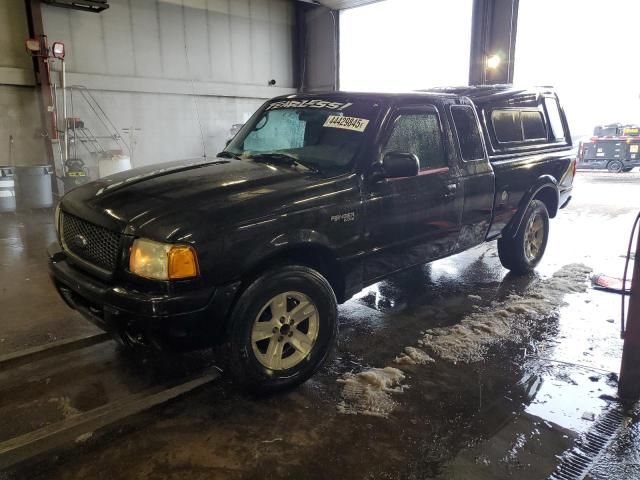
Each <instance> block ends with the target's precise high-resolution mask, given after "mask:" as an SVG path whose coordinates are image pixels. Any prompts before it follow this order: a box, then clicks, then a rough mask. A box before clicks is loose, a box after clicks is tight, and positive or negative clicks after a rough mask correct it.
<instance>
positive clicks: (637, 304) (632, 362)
mask: <svg viewBox="0 0 640 480" xmlns="http://www.w3.org/2000/svg"><path fill="white" fill-rule="evenodd" d="M627 312H628V313H627V324H626V328H625V333H624V346H623V349H622V365H621V366H620V383H619V384H618V395H619V396H620V398H622V399H624V400H628V401H632V402H635V401H637V400H639V399H640V235H638V240H637V243H636V256H635V260H634V261H633V279H632V280H631V296H630V297H629V309H628V311H627Z"/></svg>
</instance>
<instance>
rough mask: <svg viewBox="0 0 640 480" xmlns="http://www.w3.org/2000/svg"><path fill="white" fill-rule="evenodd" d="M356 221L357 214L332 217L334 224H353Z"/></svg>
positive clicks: (351, 213)
mask: <svg viewBox="0 0 640 480" xmlns="http://www.w3.org/2000/svg"><path fill="white" fill-rule="evenodd" d="M355 219H356V212H347V213H341V214H339V215H332V216H331V221H332V222H343V223H347V222H353V221H354V220H355Z"/></svg>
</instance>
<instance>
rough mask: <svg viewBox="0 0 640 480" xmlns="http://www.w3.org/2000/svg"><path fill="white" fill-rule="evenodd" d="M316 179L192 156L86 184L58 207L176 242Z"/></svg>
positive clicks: (264, 210) (247, 163)
mask: <svg viewBox="0 0 640 480" xmlns="http://www.w3.org/2000/svg"><path fill="white" fill-rule="evenodd" d="M318 181H319V178H318V177H317V176H315V175H313V174H307V173H301V172H299V171H297V170H295V169H292V168H290V167H286V166H283V167H280V166H273V165H270V164H264V163H257V162H254V161H252V160H235V159H226V158H224V159H223V158H215V159H208V160H207V159H202V158H200V159H190V160H184V161H179V162H171V163H164V164H161V165H155V166H150V167H143V168H137V169H134V170H130V171H128V172H123V173H119V174H116V175H112V176H109V177H105V178H103V179H100V180H97V181H95V182H91V183H88V184H86V185H83V186H80V187H78V188H76V189H74V190H72V191H71V192H69V193H68V194H67V195H65V197H64V198H63V200H62V202H61V207H62V210H63V211H64V212H66V213H70V214H73V215H76V216H78V217H80V218H83V219H85V220H88V221H90V222H92V223H95V224H98V225H101V226H104V227H105V228H109V229H111V230H118V231H121V232H125V233H130V234H134V235H145V234H147V236H149V237H150V238H155V239H157V240H168V241H174V240H176V239H178V238H182V237H184V235H185V232H186V230H188V229H189V226H192V225H194V224H201V223H202V222H205V221H206V222H209V225H211V222H213V223H215V224H216V225H222V224H225V223H227V222H230V221H234V222H238V221H239V220H241V219H242V218H246V217H254V218H255V217H256V216H258V215H259V214H261V215H264V214H267V213H270V212H271V211H272V210H273V209H274V208H276V207H277V205H276V204H273V207H271V206H269V205H271V204H269V205H265V204H264V199H265V197H272V196H283V195H291V194H292V192H294V191H297V190H299V189H300V188H304V187H305V186H309V185H312V184H314V183H318ZM285 183H286V186H285V185H283V184H285ZM250 205H256V206H260V209H259V211H257V210H258V209H255V210H254V209H253V208H248V206H250ZM279 205H280V206H282V205H283V202H279Z"/></svg>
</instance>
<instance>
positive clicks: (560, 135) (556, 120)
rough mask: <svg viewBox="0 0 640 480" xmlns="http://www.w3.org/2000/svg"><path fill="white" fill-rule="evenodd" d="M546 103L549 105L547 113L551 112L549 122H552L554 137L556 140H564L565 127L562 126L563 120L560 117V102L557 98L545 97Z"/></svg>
mask: <svg viewBox="0 0 640 480" xmlns="http://www.w3.org/2000/svg"><path fill="white" fill-rule="evenodd" d="M544 105H545V107H547V113H548V114H549V123H550V124H551V132H552V133H553V137H554V138H555V139H556V140H564V127H563V126H562V120H561V119H560V109H559V108H558V102H557V101H556V99H555V98H550V97H546V98H545V99H544Z"/></svg>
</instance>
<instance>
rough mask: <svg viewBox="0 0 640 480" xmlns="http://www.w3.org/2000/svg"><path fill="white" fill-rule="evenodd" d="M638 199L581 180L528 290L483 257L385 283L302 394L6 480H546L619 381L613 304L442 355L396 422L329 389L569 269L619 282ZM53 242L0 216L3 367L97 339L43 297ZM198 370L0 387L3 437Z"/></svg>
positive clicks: (66, 376) (103, 438)
mask: <svg viewBox="0 0 640 480" xmlns="http://www.w3.org/2000/svg"><path fill="white" fill-rule="evenodd" d="M639 200H640V175H638V174H637V173H631V174H620V175H610V174H603V173H596V172H584V173H580V174H579V180H578V184H577V186H576V195H575V197H574V201H573V202H572V204H571V205H570V207H569V208H568V209H566V210H564V211H562V212H561V213H560V215H559V217H558V218H557V219H555V220H552V223H551V236H550V242H549V245H548V249H547V253H546V256H545V259H544V260H543V263H542V264H541V265H540V268H539V269H538V272H537V274H536V275H533V276H531V277H528V278H517V277H512V276H511V275H508V274H507V272H506V271H505V270H504V269H503V268H502V267H501V266H500V263H499V260H498V258H497V251H496V249H495V245H493V244H488V245H483V246H481V247H478V248H475V249H473V250H471V251H469V252H465V253H463V254H460V255H457V256H455V257H452V258H449V259H445V260H442V261H439V262H435V263H434V264H432V265H428V266H424V267H419V268H414V269H412V270H409V271H407V272H403V273H401V274H399V275H395V276H394V277H392V278H390V279H388V280H387V281H384V282H381V283H379V284H376V285H374V286H372V287H369V288H367V289H366V290H365V291H363V292H361V293H360V294H359V295H357V296H356V297H355V298H354V299H352V300H351V301H350V302H348V303H347V304H345V305H343V306H342V307H341V308H340V326H341V331H340V336H339V344H338V349H337V352H336V354H335V356H334V358H333V360H332V361H331V362H329V364H328V365H327V366H326V367H325V368H324V369H323V370H322V371H321V372H320V373H319V374H318V375H316V377H314V378H313V379H312V380H310V381H309V382H307V383H306V384H305V385H303V386H301V387H300V388H298V389H296V390H294V391H292V392H290V393H287V394H282V395H277V396H273V397H269V398H260V399H256V398H251V397H248V396H245V395H243V394H240V393H238V392H237V391H236V390H235V389H234V387H233V385H232V384H230V383H229V382H228V381H222V382H220V383H218V384H216V385H212V386H210V387H208V388H206V389H203V390H201V391H199V392H198V393H196V394H194V395H191V396H189V397H188V398H185V399H182V400H179V401H175V402H172V403H171V404H169V405H166V406H163V407H161V408H157V409H155V410H153V411H151V412H148V413H146V414H144V415H139V416H137V417H136V418H135V419H132V421H130V422H127V423H126V424H123V425H120V426H118V427H117V428H115V429H110V430H109V431H107V432H104V433H101V434H96V435H94V436H93V437H92V438H90V439H89V440H88V441H83V442H79V443H77V444H76V445H75V446H73V447H72V448H70V449H67V450H63V451H58V452H55V455H51V456H49V457H46V458H41V459H38V461H34V462H32V463H31V464H29V465H24V466H22V467H20V469H19V470H14V471H11V472H6V473H5V476H7V477H8V478H11V477H15V478H24V477H25V476H28V477H29V478H47V479H49V478H60V479H67V478H69V479H71V478H109V479H112V478H114V479H120V478H122V479H125V478H126V479H128V478H131V479H133V478H158V479H164V478H171V479H176V478H190V479H191V478H242V479H251V478H265V477H266V478H295V479H297V478H305V479H315V478H318V479H321V478H354V479H355V478H358V479H361V478H385V479H387V478H390V479H393V478H398V479H404V478H407V479H411V478H420V479H423V478H437V479H468V478H474V479H475V478H478V479H485V478H486V479H494V478H514V477H517V478H521V479H534V478H545V477H546V476H548V475H549V474H550V473H551V472H552V471H553V469H554V468H555V466H556V465H557V463H558V456H559V455H561V454H562V452H564V451H565V450H566V449H567V448H569V447H570V446H571V445H572V443H573V441H574V439H575V438H576V437H577V436H578V435H579V434H581V433H583V432H585V431H586V430H587V429H588V428H589V427H590V425H591V424H592V423H593V421H592V420H589V418H591V414H593V416H594V417H597V415H598V414H599V413H600V412H601V411H602V409H603V408H605V407H606V406H607V405H608V404H609V403H610V402H611V401H612V400H611V398H612V396H614V395H615V391H616V380H615V376H612V375H610V372H616V371H617V370H618V367H619V358H620V353H621V346H622V344H621V341H620V340H619V326H618V324H617V322H618V321H619V300H620V298H619V296H617V295H615V294H611V293H604V292H598V291H594V290H591V289H588V290H587V291H585V292H583V293H569V294H567V295H565V296H564V297H563V302H562V304H558V305H557V306H556V308H554V309H552V311H551V313H550V314H549V315H545V316H544V317H531V318H523V319H522V321H523V322H526V323H527V328H526V332H527V334H526V335H524V336H520V337H518V338H517V339H515V340H508V341H503V342H500V343H498V344H496V345H492V346H490V348H489V349H488V351H487V353H486V355H485V356H484V358H483V360H482V361H479V362H474V363H469V364H467V363H460V362H459V363H455V364H454V363H451V362H447V361H445V360H442V359H440V358H438V357H437V356H436V357H434V358H435V360H436V361H435V362H434V363H428V364H426V365H411V366H403V367H402V370H403V372H404V373H405V375H406V378H405V380H404V381H403V389H402V391H397V392H392V393H390V394H389V395H390V397H391V398H392V399H393V401H394V403H395V407H394V409H393V411H391V413H390V414H389V416H388V417H386V418H385V417H375V416H367V415H346V414H343V413H340V410H339V405H340V404H341V402H343V401H344V399H343V396H342V384H341V383H339V382H338V380H340V379H341V378H343V376H344V375H345V374H348V373H350V372H351V373H358V372H361V371H363V370H366V369H367V368H370V367H380V368H381V367H384V366H389V365H391V366H392V365H394V363H393V360H394V358H395V357H396V356H398V355H399V354H400V353H401V352H402V351H403V349H404V348H405V347H407V346H418V343H417V342H418V340H419V339H420V338H422V333H421V332H424V331H425V330H427V329H430V328H434V327H448V326H452V325H456V324H459V323H460V322H461V321H462V320H463V319H464V318H465V317H466V316H468V315H470V314H471V313H473V312H475V311H479V310H480V311H482V309H486V308H489V306H490V305H493V304H498V305H502V304H508V302H509V299H508V297H509V295H511V294H518V295H521V296H522V297H525V298H526V297H527V295H528V292H531V291H532V288H535V286H536V285H538V284H540V282H544V281H546V279H548V278H549V277H550V276H551V275H553V273H554V272H557V271H559V270H561V269H562V268H563V266H565V265H567V264H570V263H577V262H578V263H584V264H585V265H587V266H589V267H591V268H592V269H593V270H594V271H595V272H597V273H605V274H609V275H614V276H615V275H620V274H621V271H622V262H623V261H624V259H623V258H622V257H621V255H622V254H623V253H624V252H625V250H626V242H627V241H628V234H629V231H630V228H631V224H632V221H633V218H634V216H635V214H636V210H635V209H636V208H637V205H639V204H640V202H639ZM51 236H52V228H51V217H50V214H47V213H46V212H36V213H33V214H30V215H3V216H0V266H1V267H0V268H1V270H0V285H1V287H0V288H1V289H2V290H1V296H0V306H1V308H2V312H3V313H2V322H0V339H4V340H3V341H2V342H0V353H4V352H8V351H12V350H18V349H20V348H23V347H25V346H30V345H34V344H38V343H43V342H46V341H50V340H51V339H52V338H64V337H70V336H75V335H78V334H80V333H87V332H89V331H93V330H92V328H91V327H89V326H88V325H87V324H85V323H84V321H83V320H81V319H80V318H79V317H78V316H77V315H75V314H74V313H72V312H70V311H68V309H66V307H65V306H64V305H63V304H62V302H60V301H59V300H58V299H57V297H56V296H55V294H54V291H53V289H52V288H51V286H50V285H49V283H48V279H47V277H46V269H45V261H44V255H43V249H44V247H45V245H46V243H47V241H48V239H49V238H51ZM27 278H28V279H29V280H27ZM23 279H24V280H23ZM609 320H614V321H613V322H610V321H609ZM202 355H203V357H207V354H206V353H203V354H202ZM207 361H208V357H207V358H204V359H203V358H200V359H198V360H196V361H194V362H191V361H189V360H185V358H184V357H175V358H170V359H168V360H166V361H165V362H164V365H158V364H157V363H156V362H154V361H141V360H139V359H133V358H131V357H128V356H126V355H124V354H123V353H122V352H120V351H119V350H118V349H116V348H115V347H114V345H113V344H112V343H111V342H109V343H106V344H103V345H100V346H96V347H91V348H89V349H85V350H83V351H81V352H75V353H73V354H69V355H67V356H66V357H65V358H64V359H55V360H54V361H46V362H40V363H39V364H35V365H29V366H25V367H21V368H20V369H16V370H14V371H10V372H5V373H3V374H0V415H1V416H0V418H1V419H2V420H1V421H0V437H1V438H0V439H6V438H8V437H10V436H12V435H16V434H19V433H23V432H25V431H29V430H30V429H33V428H37V427H38V426H42V425H46V424H48V423H51V422H54V421H57V420H60V419H62V418H65V417H68V416H72V415H74V414H76V413H77V412H81V411H86V410H88V409H90V408H94V407H95V406H98V405H102V404H104V403H106V402H108V401H112V400H114V399H117V398H123V397H124V396H126V395H127V394H129V393H132V392H136V391H140V390H141V389H143V388H146V387H148V386H149V385H154V384H159V383H160V384H163V383H164V384H168V383H171V382H175V381H177V379H178V378H179V375H180V374H181V373H186V372H187V371H192V369H193V368H198V367H197V365H198V364H199V363H206V362H207ZM175 365H178V367H177V368H175ZM194 365H196V367H194ZM171 366H174V368H173V369H172V368H171ZM25 379H26V380H27V382H26V384H25V383H21V382H24V380H25ZM21 385H26V386H25V387H23V388H21ZM636 430H637V427H635V426H633V428H630V429H629V431H628V432H626V434H628V435H627V438H626V439H625V438H621V439H618V442H619V445H620V447H619V448H618V449H617V450H616V447H615V445H616V444H617V443H615V442H614V445H613V446H612V447H611V449H610V450H611V451H609V452H607V453H606V455H605V456H604V457H603V462H607V463H604V464H603V465H604V466H603V467H602V469H601V471H602V472H606V471H607V466H606V465H610V464H619V463H620V462H621V460H620V456H621V455H620V451H624V452H628V453H627V454H626V460H625V461H626V462H627V463H633V462H634V461H635V459H636V457H637V449H638V448H639V447H638V442H637V436H638V434H637V432H636ZM634 432H636V433H634ZM634 452H635V453H634ZM616 462H617V463H616ZM597 468H600V467H597ZM633 468H635V467H633ZM633 468H631V467H629V468H628V469H627V471H628V472H635V470H633ZM623 473H624V472H623ZM594 475H595V476H594V478H613V477H606V476H602V475H604V473H600V474H598V473H597V471H594ZM598 475H600V476H598ZM1 477H2V474H0V478H1ZM615 478H637V477H634V476H632V475H631V476H626V477H624V476H621V477H615Z"/></svg>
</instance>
